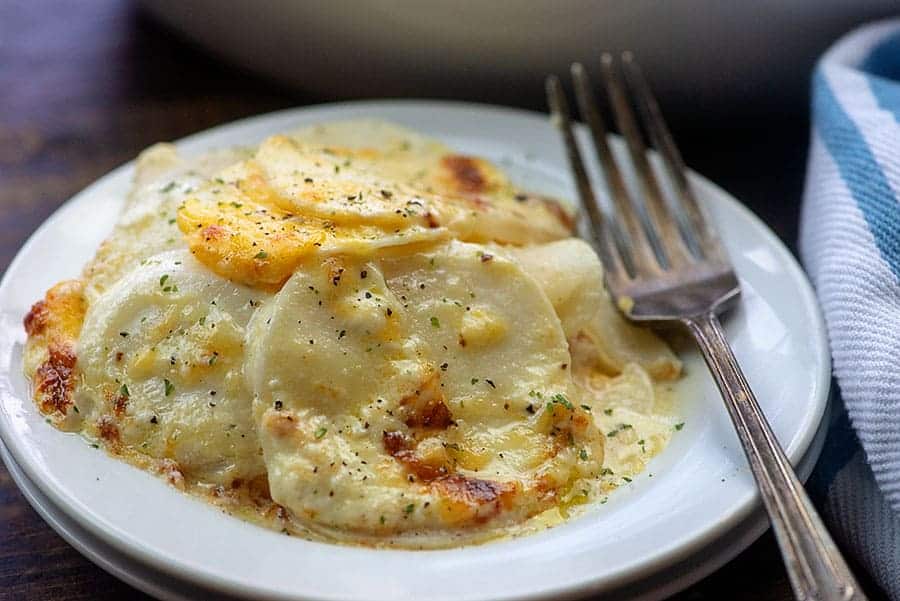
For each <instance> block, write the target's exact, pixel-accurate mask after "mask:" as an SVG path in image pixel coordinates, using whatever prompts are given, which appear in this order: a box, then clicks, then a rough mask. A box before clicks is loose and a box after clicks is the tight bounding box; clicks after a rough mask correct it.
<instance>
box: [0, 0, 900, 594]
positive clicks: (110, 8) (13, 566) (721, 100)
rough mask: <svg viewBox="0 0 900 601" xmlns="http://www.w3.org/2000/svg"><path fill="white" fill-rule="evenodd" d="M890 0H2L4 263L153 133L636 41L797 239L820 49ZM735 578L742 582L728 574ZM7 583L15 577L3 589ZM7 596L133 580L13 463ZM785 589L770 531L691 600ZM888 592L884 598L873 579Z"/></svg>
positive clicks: (716, 163) (696, 149)
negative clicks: (55, 515)
mask: <svg viewBox="0 0 900 601" xmlns="http://www.w3.org/2000/svg"><path fill="white" fill-rule="evenodd" d="M898 9H900V7H898V5H897V4H896V2H895V1H893V0H754V1H752V2H740V1H737V0H735V1H727V0H664V1H659V0H568V1H561V0H556V1H553V0H493V1H484V0H480V1H479V0H457V1H455V2H428V1H421V0H419V1H417V0H380V1H372V2H365V3H363V2H355V1H351V0H333V1H325V0H321V1H301V0H267V1H251V0H225V1H223V0H193V1H189V0H180V1H179V0H142V1H136V0H90V1H75V0H71V1H65V0H56V1H51V0H31V1H25V0H0V268H3V269H5V267H6V265H7V264H8V263H9V261H10V260H11V258H12V257H13V255H14V254H15V252H16V251H17V250H18V248H19V246H21V244H22V242H24V240H25V239H26V238H27V236H28V235H29V234H30V233H31V232H32V231H33V230H34V229H35V228H36V227H37V226H38V225H39V224H40V223H41V222H42V221H43V220H44V219H45V218H46V217H47V216H48V215H49V214H50V213H51V212H53V210H55V209H56V208H57V207H58V206H59V204H61V203H62V202H64V201H65V200H66V199H67V198H68V197H69V196H71V195H72V194H74V193H75V192H77V191H78V190H80V189H81V188H83V187H84V186H85V185H87V184H88V183H90V182H91V181H93V180H94V179H96V178H97V177H99V176H101V175H103V174H104V173H106V172H107V171H109V170H110V169H112V168H113V167H115V166H117V165H119V164H121V163H124V162H126V161H128V160H130V159H132V158H133V157H134V156H135V155H136V153H137V152H139V151H140V150H141V149H143V148H144V147H146V146H148V145H150V144H151V143H153V142H156V141H159V140H172V139H177V138H179V137H182V136H185V135H187V134H190V133H194V132H197V131H200V130H203V129H206V128H208V127H211V126H213V125H217V124H220V123H224V122H228V121H232V120H235V119H238V118H241V117H246V116H249V115H254V114H259V113H264V112H268V111H272V110H277V109H282V108H289V107H296V106H303V105H308V104H314V103H321V102H331V101H338V100H347V99H353V98H372V97H429V98H453V99H461V100H467V101H477V102H492V103H501V104H506V105H511V106H518V107H522V108H528V109H533V110H538V111H544V110H545V107H544V99H543V78H544V76H545V75H546V74H547V73H549V72H556V73H564V72H565V70H566V69H567V67H568V64H569V63H570V62H571V61H573V60H580V61H582V62H584V63H585V64H586V65H587V66H588V67H589V68H590V67H594V68H596V66H597V64H598V62H599V54H600V52H601V51H603V50H612V51H616V50H624V49H630V50H633V51H634V52H635V54H636V56H637V57H638V59H639V60H640V62H641V63H642V64H643V66H644V69H645V71H646V73H647V75H648V77H649V79H650V81H651V83H652V84H653V86H654V88H655V89H656V90H657V92H658V93H659V95H660V97H661V104H662V106H663V110H664V112H665V113H666V114H667V116H668V118H669V120H670V122H671V125H672V129H673V130H674V132H675V136H676V139H678V140H679V144H680V146H681V148H682V151H683V153H684V155H685V158H686V160H687V163H688V165H690V166H691V167H693V168H694V169H696V170H698V171H700V172H701V173H703V174H705V175H706V176H708V177H709V178H711V179H712V180H713V181H715V182H717V183H718V184H720V185H721V186H722V187H724V188H725V189H727V190H728V191H729V192H731V193H732V194H733V195H734V196H736V197H737V198H738V199H739V200H741V201H742V202H744V203H745V204H747V205H748V206H749V207H750V208H751V209H752V210H753V211H755V212H756V213H757V214H758V215H760V216H761V217H762V218H763V220H765V221H766V222H767V223H768V224H769V225H770V226H771V227H772V228H773V229H774V230H775V231H776V233H777V234H778V235H779V236H780V237H781V238H782V239H783V240H784V241H785V242H786V243H787V244H788V245H789V246H790V247H791V248H795V242H796V235H797V215H798V211H799V205H800V198H801V192H802V182H803V174H804V168H805V156H806V146H807V142H808V136H809V131H808V105H809V102H808V88H809V80H810V73H811V71H812V68H813V66H814V64H815V61H816V59H817V58H818V57H819V56H820V55H821V53H822V52H823V51H824V50H825V49H826V48H827V47H828V46H829V45H830V44H831V43H832V42H833V41H834V40H835V39H837V38H838V37H839V36H840V35H841V34H842V33H844V32H846V31H848V30H850V29H852V28H853V27H854V26H855V25H858V24H859V23H862V22H864V21H869V20H873V19H876V18H880V17H885V16H890V15H892V14H900V10H898ZM724 591H727V593H725V592H724ZM5 595H11V596H8V597H7V596H5ZM0 598H10V599H45V598H53V599H91V600H102V599H114V598H129V599H136V598H140V596H139V595H138V594H137V593H135V592H133V591H131V590H130V589H128V587H127V586H126V585H124V584H121V583H118V582H117V581H115V580H113V579H112V578H111V577H110V576H107V575H105V574H104V573H103V572H101V571H100V570H99V569H98V568H96V567H94V566H92V565H91V564H90V563H89V562H88V561H87V560H86V559H84V558H82V557H81V556H80V555H78V554H77V553H76V552H75V551H74V550H73V549H71V548H70V547H69V546H68V545H67V544H66V543H64V542H63V541H62V539H60V538H58V537H57V536H56V535H55V534H53V532H52V531H51V530H49V528H48V527H47V526H46V525H45V524H44V523H43V522H42V521H41V520H40V518H38V517H37V515H36V514H34V512H32V511H31V509H30V508H29V507H28V506H27V504H26V503H25V501H24V499H23V498H22V497H21V496H20V495H19V493H18V491H17V490H16V488H15V486H14V485H13V484H12V482H11V481H10V480H9V478H8V476H7V475H6V472H5V471H4V470H3V468H2V466H0ZM721 598H729V599H773V600H774V599H789V598H790V591H789V587H788V584H787V581H786V579H785V575H784V572H783V568H782V567H781V564H780V559H779V556H778V553H777V551H776V549H775V547H774V543H773V541H772V539H771V536H770V535H766V536H765V537H763V539H761V541H760V542H758V543H756V544H755V545H754V546H753V547H751V548H750V549H749V550H748V551H747V552H745V553H744V554H743V555H741V556H740V558H739V559H737V560H735V561H734V562H732V564H730V565H729V566H727V567H726V568H724V569H723V570H721V571H720V572H718V573H717V574H715V575H713V576H711V577H710V578H708V579H707V580H705V581H703V582H702V583H700V584H698V585H697V586H695V587H693V588H692V589H690V590H689V591H687V592H685V593H683V594H681V595H679V599H683V600H687V599H721ZM873 598H877V597H876V596H874V595H873Z"/></svg>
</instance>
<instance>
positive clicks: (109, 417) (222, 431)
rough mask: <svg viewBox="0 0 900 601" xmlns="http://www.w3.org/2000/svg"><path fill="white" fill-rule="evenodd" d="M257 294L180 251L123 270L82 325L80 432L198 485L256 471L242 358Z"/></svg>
mask: <svg viewBox="0 0 900 601" xmlns="http://www.w3.org/2000/svg"><path fill="white" fill-rule="evenodd" d="M267 296H268V295H267V294H265V293H261V292H260V291H258V290H252V289H249V288H244V287H241V286H238V285H235V284H233V283H231V282H229V281H227V280H224V279H222V278H219V277H218V276H216V275H214V274H211V273H209V272H208V271H207V270H205V269H203V268H202V267H201V266H200V265H199V264H198V263H197V262H196V261H195V260H194V259H193V258H192V257H191V256H190V254H189V253H187V252H185V251H171V252H167V253H163V254H160V255H154V256H153V257H151V258H149V259H148V260H146V261H145V262H144V264H143V265H141V266H139V267H138V268H136V269H134V270H133V271H131V272H130V273H129V274H128V275H126V276H125V277H124V278H122V279H121V280H119V281H118V282H117V283H116V284H114V285H113V286H112V287H110V288H109V289H108V290H107V291H106V292H105V293H104V294H103V295H102V296H101V297H100V298H99V299H98V300H97V302H96V303H94V304H93V305H92V306H91V308H90V310H89V311H88V313H87V316H86V319H85V322H84V328H83V331H82V334H81V340H80V344H79V348H78V364H79V368H80V370H81V374H82V384H81V386H80V387H79V389H78V391H77V394H76V398H75V402H76V406H78V408H79V410H80V413H81V415H82V416H84V418H85V421H86V428H87V431H88V432H89V433H90V434H92V435H93V436H95V437H96V438H99V439H102V440H104V441H105V442H107V443H108V444H110V445H111V446H112V447H113V449H114V450H116V451H117V452H126V451H128V452H133V453H141V454H143V455H147V456H149V457H153V458H155V459H168V460H171V461H174V462H175V464H177V469H178V470H179V471H180V472H181V473H182V474H185V475H187V476H189V477H191V478H196V479H201V480H203V481H206V482H211V483H216V484H230V483H231V482H232V481H233V480H234V479H235V478H241V479H249V478H252V477H253V476H255V475H258V474H261V473H263V472H264V467H263V463H262V458H261V457H260V455H259V452H258V449H259V444H258V442H257V438H256V433H255V428H254V427H253V425H252V420H251V416H250V399H251V398H252V394H251V392H250V391H249V390H248V389H247V388H246V387H245V385H244V378H243V359H244V334H245V327H246V324H247V322H248V321H249V319H250V317H251V315H252V314H253V313H254V311H255V309H256V307H257V306H258V304H259V303H261V302H262V301H263V300H264V299H265V298H266V297H267Z"/></svg>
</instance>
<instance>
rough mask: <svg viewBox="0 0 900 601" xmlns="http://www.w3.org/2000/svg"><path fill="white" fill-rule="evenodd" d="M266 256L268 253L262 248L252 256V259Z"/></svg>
mask: <svg viewBox="0 0 900 601" xmlns="http://www.w3.org/2000/svg"><path fill="white" fill-rule="evenodd" d="M268 257H269V253H267V252H266V251H264V250H261V251H259V252H258V253H256V256H255V257H253V258H254V259H266V258H268Z"/></svg>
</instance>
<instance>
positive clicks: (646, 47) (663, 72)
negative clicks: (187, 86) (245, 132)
mask: <svg viewBox="0 0 900 601" xmlns="http://www.w3.org/2000/svg"><path fill="white" fill-rule="evenodd" d="M141 4H143V5H144V6H145V7H146V8H147V9H148V10H149V11H150V12H151V13H152V14H153V15H155V16H156V17H158V18H159V19H161V20H162V21H164V22H165V23H167V24H168V25H170V26H171V27H173V28H174V29H176V30H178V31H180V32H181V33H183V34H184V35H186V36H188V37H190V38H191V39H193V40H196V41H197V42H199V43H200V44H202V45H203V46H205V47H207V48H209V49H210V50H212V51H213V52H215V53H216V54H218V55H220V56H224V57H226V58H228V59H230V60H233V61H235V62H237V63H239V64H241V65H243V66H246V67H248V68H251V69H253V70H255V71H258V72H260V73H263V74H265V75H268V76H270V77H274V78H277V79H279V80H280V81H282V82H285V83H287V84H289V85H292V86H294V87H295V88H298V89H300V90H305V91H313V92H316V93H319V94H323V95H325V97H328V98H335V97H337V98H346V97H369V98H371V97H373V96H389V97H396V96H414V97H421V96H444V97H446V96H448V95H449V96H452V97H456V98H461V99H467V100H475V99H488V100H491V101H494V102H507V103H517V104H518V103H521V102H522V97H523V95H524V97H525V98H528V97H531V96H532V95H537V96H538V97H539V95H540V94H541V93H542V90H543V81H544V77H545V76H546V75H547V73H565V72H566V70H567V69H568V65H569V63H571V62H572V61H575V60H579V61H583V62H585V63H586V64H588V65H591V64H592V63H593V64H596V62H597V61H599V57H600V52H602V51H620V50H632V51H634V52H635V54H636V56H637V57H638V59H639V60H640V61H641V64H642V66H643V67H644V69H645V70H646V71H647V73H648V75H649V77H650V81H651V82H653V88H654V91H655V92H656V93H657V94H658V95H660V96H661V99H662V102H663V106H665V107H666V108H667V109H668V110H669V111H674V110H679V112H683V113H684V114H686V115H687V116H688V117H692V118H698V117H701V116H702V117H703V118H705V119H708V118H709V116H710V112H713V111H715V112H719V113H723V112H724V113H725V114H726V115H730V116H733V115H734V112H735V109H736V108H737V107H740V114H741V115H746V114H747V113H748V112H749V111H753V110H754V109H761V108H767V109H769V110H777V111H778V112H779V113H784V109H785V105H786V104H787V105H789V106H790V107H791V108H794V109H797V110H800V109H801V107H802V106H803V105H804V104H806V103H807V100H806V95H807V90H808V87H809V77H810V72H811V70H812V66H813V63H814V61H815V60H816V58H817V57H818V56H819V55H820V54H821V53H822V52H824V51H825V49H826V48H827V47H828V45H829V44H831V42H832V41H833V40H835V39H836V38H837V37H838V36H840V35H841V34H843V33H844V32H846V31H848V30H849V29H850V28H852V27H853V26H854V25H856V24H859V23H864V22H866V21H871V20H873V19H876V18H879V17H885V16H891V15H895V14H896V11H897V4H896V2H895V0H853V1H852V2H848V1H847V0H792V1H790V2H777V1H774V2H773V1H771V0H770V1H767V2H723V1H722V0H669V1H667V2H660V1H659V0H566V1H565V2H560V1H558V0H491V1H490V2H485V1H484V0H456V1H454V2H422V1H421V0H382V1H380V2H366V3H359V2H356V1H355V0H329V1H328V2H297V1H296V0H267V1H266V2H256V1H253V0H231V1H229V2H220V1H218V0H192V1H191V2H183V1H182V0H141Z"/></svg>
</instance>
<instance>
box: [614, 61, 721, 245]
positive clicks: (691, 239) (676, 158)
mask: <svg viewBox="0 0 900 601" xmlns="http://www.w3.org/2000/svg"><path fill="white" fill-rule="evenodd" d="M622 64H623V66H624V71H625V76H626V78H627V79H628V83H629V84H630V85H631V89H632V91H633V92H634V96H635V97H636V98H637V104H638V109H639V110H640V112H641V114H642V116H643V120H644V126H645V128H646V130H647V132H648V133H649V134H650V140H651V142H652V143H653V146H654V147H655V148H656V150H657V152H659V154H660V156H661V157H662V159H663V164H664V165H665V167H666V172H667V173H668V175H669V177H670V178H671V180H672V182H673V183H674V184H675V191H676V193H677V194H678V199H679V200H680V201H681V203H680V210H675V211H674V213H675V214H676V217H677V218H678V219H679V222H680V223H681V227H682V234H683V235H684V237H685V240H686V241H687V243H688V244H689V245H690V246H693V250H694V253H695V254H696V255H697V256H701V255H702V256H704V257H706V258H710V259H711V258H713V257H714V256H715V255H716V254H717V253H718V250H719V242H718V237H717V236H716V233H715V231H714V230H713V229H712V228H710V227H709V224H708V220H707V218H706V215H705V213H704V211H703V208H702V207H701V206H700V204H699V203H698V202H697V197H696V196H694V192H693V190H692V189H691V186H690V184H689V182H688V180H687V176H686V173H687V167H686V166H685V164H684V160H683V159H682V158H681V153H680V152H679V151H678V147H677V146H676V145H675V139H674V138H673V137H672V132H670V131H669V127H668V126H667V125H666V121H665V119H663V116H662V111H660V109H659V104H658V103H657V102H656V97H655V96H654V95H653V92H652V91H651V90H650V86H649V85H647V80H646V79H645V78H644V75H643V72H642V71H641V68H640V66H639V65H638V63H637V61H635V60H634V55H633V54H632V53H631V52H624V53H622Z"/></svg>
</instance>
